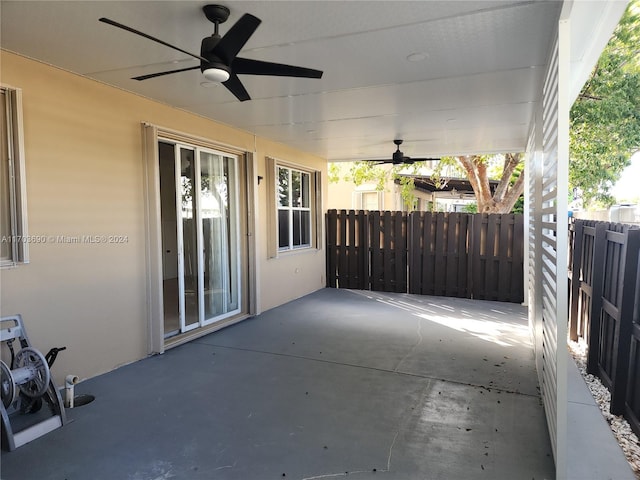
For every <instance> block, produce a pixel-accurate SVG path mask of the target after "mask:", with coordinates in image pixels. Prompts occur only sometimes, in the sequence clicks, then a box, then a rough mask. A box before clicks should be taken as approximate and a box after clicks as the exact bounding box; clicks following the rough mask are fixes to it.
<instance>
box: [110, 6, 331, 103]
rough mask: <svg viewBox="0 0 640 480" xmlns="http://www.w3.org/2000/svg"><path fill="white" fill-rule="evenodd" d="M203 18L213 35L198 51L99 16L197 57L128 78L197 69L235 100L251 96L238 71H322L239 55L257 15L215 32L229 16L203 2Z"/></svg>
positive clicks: (282, 73) (312, 74)
mask: <svg viewBox="0 0 640 480" xmlns="http://www.w3.org/2000/svg"><path fill="white" fill-rule="evenodd" d="M202 10H203V11H204V14H205V16H206V17H207V19H208V20H209V21H211V22H213V24H214V25H215V30H214V33H213V35H211V36H210V37H205V38H203V39H202V44H201V47H200V55H196V54H195V53H191V52H188V51H186V50H183V49H181V48H179V47H176V46H175V45H171V44H170V43H167V42H165V41H163V40H160V39H158V38H155V37H152V36H151V35H148V34H146V33H143V32H141V31H139V30H136V29H135V28H131V27H128V26H126V25H123V24H121V23H118V22H116V21H114V20H110V19H108V18H105V17H102V18H100V19H99V21H101V22H103V23H106V24H109V25H112V26H114V27H118V28H121V29H123V30H126V31H128V32H131V33H135V34H136V35H140V36H141V37H144V38H147V39H149V40H153V41H154V42H157V43H160V44H161V45H164V46H166V47H169V48H173V49H174V50H177V51H179V52H182V53H184V54H186V55H189V56H191V57H194V58H196V59H197V60H200V65H198V66H194V67H188V68H180V69H177V70H169V71H166V72H158V73H151V74H149V75H140V76H138V77H133V78H132V80H140V81H141V80H148V79H149V78H155V77H161V76H163V75H170V74H172V73H179V72H186V71H188V70H196V69H198V68H199V69H200V70H201V71H202V74H203V75H204V77H205V78H206V79H207V80H209V81H212V82H221V83H222V84H223V85H224V86H225V87H226V88H227V89H228V90H229V91H230V92H231V93H233V94H234V95H235V96H236V98H237V99H238V100H240V101H241V102H244V101H245V100H250V99H251V97H250V96H249V93H248V92H247V90H246V89H245V87H244V85H243V84H242V82H241V81H240V79H239V78H238V75H273V76H279V77H302V78H321V77H322V73H323V72H322V71H320V70H314V69H311V68H304V67H296V66H293V65H285V64H282V63H272V62H264V61H261V60H252V59H249V58H240V57H238V56H237V55H238V53H239V52H240V50H242V47H244V45H245V44H246V43H247V41H248V40H249V38H250V37H251V35H253V33H254V32H255V31H256V29H257V28H258V26H259V25H260V23H261V22H262V21H261V20H260V19H259V18H257V17H254V16H253V15H250V14H248V13H245V14H244V15H243V16H242V17H241V18H240V20H238V21H237V22H236V23H235V24H234V25H233V26H232V27H231V28H230V29H229V31H228V32H227V33H226V34H225V35H224V36H222V37H221V36H220V34H219V33H218V26H219V25H220V24H221V23H224V22H225V21H226V20H227V18H229V13H230V12H229V9H228V8H227V7H225V6H223V5H205V6H204V7H202Z"/></svg>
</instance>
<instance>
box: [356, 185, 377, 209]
mask: <svg viewBox="0 0 640 480" xmlns="http://www.w3.org/2000/svg"><path fill="white" fill-rule="evenodd" d="M351 199H352V201H351V204H352V206H353V208H354V209H356V210H384V192H381V191H379V190H376V188H375V186H372V187H369V188H366V189H356V190H355V191H354V192H353V195H352V197H351Z"/></svg>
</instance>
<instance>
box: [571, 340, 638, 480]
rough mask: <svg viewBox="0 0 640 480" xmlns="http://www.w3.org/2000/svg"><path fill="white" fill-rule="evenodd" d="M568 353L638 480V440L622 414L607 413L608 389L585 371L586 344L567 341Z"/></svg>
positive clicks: (609, 397)
mask: <svg viewBox="0 0 640 480" xmlns="http://www.w3.org/2000/svg"><path fill="white" fill-rule="evenodd" d="M569 353H571V356H572V357H573V359H574V360H575V362H576V365H577V366H578V370H580V373H581V374H582V378H584V381H585V383H586V384H587V387H589V390H590V391H591V395H593V398H594V399H595V401H596V403H597V404H598V406H599V407H600V411H601V412H602V415H603V416H604V418H605V420H606V421H607V423H608V424H609V426H610V427H611V431H612V432H613V435H614V437H615V438H616V439H617V440H618V443H619V444H620V447H621V448H622V451H623V452H624V454H625V456H626V457H627V461H628V462H629V465H631V469H632V470H633V472H634V473H635V475H636V478H638V479H639V480H640V440H638V437H637V436H636V434H635V433H633V431H632V430H631V426H629V422H627V421H626V420H625V419H624V418H623V417H622V416H619V415H612V414H611V413H609V403H610V401H611V394H610V393H609V390H607V388H606V387H605V386H604V385H602V383H601V382H600V379H599V378H598V377H596V376H594V375H591V374H589V373H587V345H586V344H585V343H584V342H582V341H581V342H571V341H570V342H569Z"/></svg>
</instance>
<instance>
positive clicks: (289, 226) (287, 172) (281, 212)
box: [276, 165, 312, 251]
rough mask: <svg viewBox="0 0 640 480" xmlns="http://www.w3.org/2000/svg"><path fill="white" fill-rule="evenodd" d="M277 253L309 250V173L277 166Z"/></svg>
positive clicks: (310, 227) (310, 228) (310, 217)
mask: <svg viewBox="0 0 640 480" xmlns="http://www.w3.org/2000/svg"><path fill="white" fill-rule="evenodd" d="M276 199H277V206H278V250H280V251H282V250H294V249H297V248H305V247H306V248H308V247H311V243H312V241H311V232H312V215H311V173H310V172H305V171H302V170H298V169H295V168H291V167H286V166H282V165H278V166H277V184H276Z"/></svg>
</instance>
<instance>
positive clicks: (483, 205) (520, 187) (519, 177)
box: [453, 153, 525, 213]
mask: <svg viewBox="0 0 640 480" xmlns="http://www.w3.org/2000/svg"><path fill="white" fill-rule="evenodd" d="M500 157H502V159H503V160H502V168H501V169H499V170H498V171H497V172H496V174H494V175H490V173H489V172H490V167H491V165H492V161H493V164H494V165H495V163H496V162H495V161H496V159H497V158H498V157H487V156H485V155H464V156H458V157H453V158H455V160H456V161H457V162H458V163H459V164H460V166H461V167H462V169H463V170H464V172H465V174H466V176H467V178H468V179H469V183H470V184H471V187H472V188H473V192H474V194H475V196H476V201H477V202H478V212H479V213H509V212H511V210H512V209H513V206H514V205H515V204H516V202H517V201H518V199H519V198H520V196H521V195H522V193H523V192H524V185H525V183H524V180H525V177H524V169H523V168H522V167H523V162H522V160H523V155H522V154H521V153H507V154H505V155H501V156H500ZM490 178H498V179H499V182H498V186H497V187H496V188H495V190H494V191H493V193H492V192H491V187H490V184H489V180H490Z"/></svg>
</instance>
